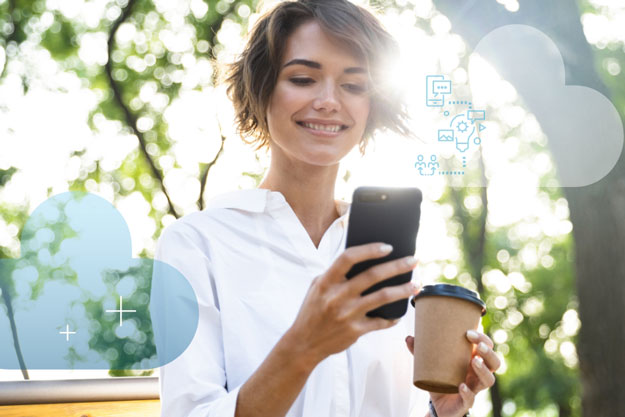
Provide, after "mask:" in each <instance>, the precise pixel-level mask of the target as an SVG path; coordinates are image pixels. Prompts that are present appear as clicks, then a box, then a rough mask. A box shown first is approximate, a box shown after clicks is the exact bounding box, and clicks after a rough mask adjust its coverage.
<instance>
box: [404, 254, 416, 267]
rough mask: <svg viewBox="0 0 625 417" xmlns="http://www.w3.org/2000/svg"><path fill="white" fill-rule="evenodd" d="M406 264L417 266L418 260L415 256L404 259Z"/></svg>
mask: <svg viewBox="0 0 625 417" xmlns="http://www.w3.org/2000/svg"><path fill="white" fill-rule="evenodd" d="M404 262H405V263H406V265H407V266H414V265H416V264H417V258H415V257H414V256H408V257H406V258H404Z"/></svg>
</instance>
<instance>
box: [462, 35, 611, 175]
mask: <svg viewBox="0 0 625 417" xmlns="http://www.w3.org/2000/svg"><path fill="white" fill-rule="evenodd" d="M474 55H477V56H479V57H480V58H482V59H485V60H486V61H489V62H490V63H491V64H492V65H493V67H495V68H496V69H497V72H498V73H499V74H500V75H501V76H502V77H503V78H505V79H506V80H508V81H509V82H510V83H511V84H512V85H514V87H515V88H516V90H517V91H518V92H519V93H520V95H521V96H522V99H523V101H524V102H525V104H526V106H527V108H528V109H529V110H530V111H531V112H533V113H534V115H535V116H536V118H537V120H538V121H539V122H540V124H541V127H542V130H543V131H544V132H545V134H546V136H547V138H548V141H549V148H550V150H551V152H552V155H553V158H554V160H555V162H556V164H557V171H558V175H559V178H560V184H561V186H563V187H582V186H585V185H589V184H592V183H594V182H597V181H599V180H600V179H601V178H603V177H605V176H606V175H607V174H608V173H609V172H610V171H611V170H612V168H613V167H614V165H615V164H616V162H617V160H618V158H619V156H620V154H621V151H622V149H623V122H622V121H621V118H620V116H619V114H618V112H617V110H616V108H615V107H614V105H613V104H612V102H611V101H610V100H609V99H608V98H607V97H605V96H604V95H602V94H601V93H599V92H598V91H596V90H594V89H592V88H588V87H583V86H577V85H565V77H564V74H565V73H564V63H563V60H562V55H561V54H560V51H559V50H558V47H557V46H556V44H555V43H554V42H553V41H552V40H551V38H549V37H548V36H547V35H545V34H544V33H543V32H541V31H540V30H538V29H536V28H534V27H531V26H527V25H507V26H503V27H500V28H497V29H495V30H493V31H492V32H490V33H488V34H487V35H486V36H485V37H484V38H482V40H481V41H480V42H479V43H478V45H477V46H476V48H475V50H474ZM473 59H474V56H472V57H471V60H473ZM476 67H477V66H473V65H469V79H471V78H474V77H475V78H477V77H476V75H477V74H475V71H476Z"/></svg>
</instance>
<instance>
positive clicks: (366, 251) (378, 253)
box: [325, 242, 393, 282]
mask: <svg viewBox="0 0 625 417" xmlns="http://www.w3.org/2000/svg"><path fill="white" fill-rule="evenodd" d="M392 250H393V247H392V246H391V245H388V244H386V243H383V242H376V243H368V244H366V245H358V246H352V247H350V248H347V249H345V250H344V251H343V253H341V254H340V255H339V257H338V258H336V260H335V261H334V262H333V263H332V265H331V266H330V268H328V271H327V273H326V274H325V276H328V277H329V279H330V280H332V281H334V282H340V281H341V280H344V279H345V275H346V274H347V273H348V272H349V270H350V269H351V268H352V266H354V265H355V264H357V263H359V262H362V261H366V260H367V259H375V258H382V257H384V256H386V255H388V254H389V253H391V252H392Z"/></svg>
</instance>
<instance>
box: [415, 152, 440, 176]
mask: <svg viewBox="0 0 625 417" xmlns="http://www.w3.org/2000/svg"><path fill="white" fill-rule="evenodd" d="M414 166H415V168H417V170H418V171H419V175H421V176H424V177H429V176H432V175H434V174H435V173H436V172H437V171H438V168H440V164H439V163H438V157H437V156H436V155H430V160H429V162H427V164H426V163H425V161H424V157H423V155H418V156H417V162H415V164H414Z"/></svg>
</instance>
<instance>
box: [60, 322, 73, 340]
mask: <svg viewBox="0 0 625 417" xmlns="http://www.w3.org/2000/svg"><path fill="white" fill-rule="evenodd" d="M59 334H64V335H65V340H66V341H67V342H69V335H70V334H76V332H70V331H69V324H66V325H65V331H64V332H59Z"/></svg>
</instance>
